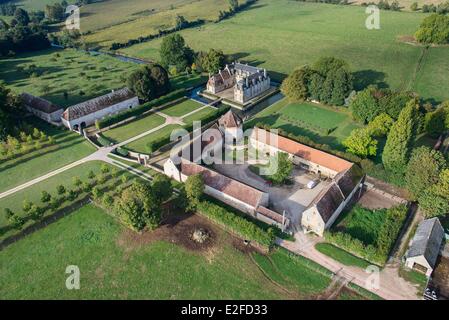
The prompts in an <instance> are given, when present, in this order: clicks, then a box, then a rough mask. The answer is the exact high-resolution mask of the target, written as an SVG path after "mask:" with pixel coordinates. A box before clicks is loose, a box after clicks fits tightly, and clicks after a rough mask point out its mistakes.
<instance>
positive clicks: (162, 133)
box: [125, 124, 182, 153]
mask: <svg viewBox="0 0 449 320" xmlns="http://www.w3.org/2000/svg"><path fill="white" fill-rule="evenodd" d="M180 128H182V126H180V125H178V124H169V125H167V126H165V127H163V128H162V129H159V130H157V131H156V132H153V133H151V134H149V135H147V136H145V137H143V138H140V139H138V140H136V141H133V142H131V143H130V144H127V145H126V146H125V147H126V148H127V149H129V150H132V151H135V152H141V153H148V152H150V150H149V149H148V147H147V145H148V143H149V142H151V141H155V140H158V139H161V138H163V137H166V136H170V134H171V133H172V131H173V130H176V129H180Z"/></svg>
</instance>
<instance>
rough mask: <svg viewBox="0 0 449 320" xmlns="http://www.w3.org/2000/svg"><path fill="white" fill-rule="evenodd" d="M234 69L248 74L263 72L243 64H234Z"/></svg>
mask: <svg viewBox="0 0 449 320" xmlns="http://www.w3.org/2000/svg"><path fill="white" fill-rule="evenodd" d="M232 66H233V68H234V69H236V70H243V71H246V72H250V73H257V72H259V71H261V70H262V69H259V68H257V67H253V66H250V65H247V64H243V63H239V62H234V63H233V64H232Z"/></svg>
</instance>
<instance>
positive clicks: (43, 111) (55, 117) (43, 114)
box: [20, 93, 64, 124]
mask: <svg viewBox="0 0 449 320" xmlns="http://www.w3.org/2000/svg"><path fill="white" fill-rule="evenodd" d="M20 98H21V100H22V103H23V106H24V107H25V109H27V110H28V111H29V112H31V113H32V114H34V115H35V116H37V117H39V118H41V119H42V120H45V121H47V122H50V123H56V124H57V123H61V115H62V113H63V112H64V109H63V108H61V107H59V106H57V105H55V104H54V103H51V102H50V101H48V100H45V99H43V98H40V97H36V96H33V95H32V94H29V93H22V94H21V96H20Z"/></svg>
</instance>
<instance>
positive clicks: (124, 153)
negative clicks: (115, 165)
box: [115, 147, 129, 157]
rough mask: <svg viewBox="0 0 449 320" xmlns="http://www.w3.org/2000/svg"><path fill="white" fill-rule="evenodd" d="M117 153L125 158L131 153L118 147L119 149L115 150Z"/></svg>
mask: <svg viewBox="0 0 449 320" xmlns="http://www.w3.org/2000/svg"><path fill="white" fill-rule="evenodd" d="M115 151H116V152H117V154H119V155H121V156H123V157H127V156H128V154H129V151H128V150H127V149H125V148H123V147H118V148H117V149H115Z"/></svg>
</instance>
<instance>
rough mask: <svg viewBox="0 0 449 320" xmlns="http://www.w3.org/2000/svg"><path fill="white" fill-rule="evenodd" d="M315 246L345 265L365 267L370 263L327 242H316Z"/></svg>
mask: <svg viewBox="0 0 449 320" xmlns="http://www.w3.org/2000/svg"><path fill="white" fill-rule="evenodd" d="M315 248H316V249H317V250H318V251H319V252H321V253H322V254H325V255H327V256H329V257H331V258H332V259H334V260H336V261H339V262H341V263H343V264H344V265H347V266H356V267H360V268H363V269H365V268H367V267H368V266H370V265H371V263H369V262H368V261H365V260H363V259H360V258H359V257H356V256H354V255H352V254H350V253H348V252H346V251H345V250H342V249H340V248H337V247H335V246H333V245H331V244H329V243H317V244H316V245H315Z"/></svg>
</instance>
